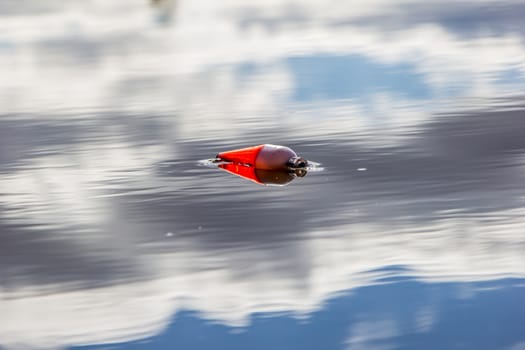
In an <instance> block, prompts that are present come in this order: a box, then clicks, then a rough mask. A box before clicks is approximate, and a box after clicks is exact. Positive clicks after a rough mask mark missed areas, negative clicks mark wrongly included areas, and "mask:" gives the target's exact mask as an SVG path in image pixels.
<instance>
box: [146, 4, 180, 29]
mask: <svg viewBox="0 0 525 350" xmlns="http://www.w3.org/2000/svg"><path fill="white" fill-rule="evenodd" d="M150 1H151V5H152V6H153V8H154V10H155V18H156V21H157V22H158V23H159V24H170V23H171V22H172V21H173V17H174V16H175V9H176V6H177V0H150Z"/></svg>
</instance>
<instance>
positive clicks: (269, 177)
mask: <svg viewBox="0 0 525 350" xmlns="http://www.w3.org/2000/svg"><path fill="white" fill-rule="evenodd" d="M218 167H219V168H221V169H223V170H226V171H227V172H229V173H231V174H234V175H237V176H240V177H242V178H244V179H247V180H250V181H253V182H255V183H257V184H259V185H273V186H285V185H287V184H288V183H290V182H291V181H292V180H294V179H296V178H297V177H304V176H306V174H307V173H308V170H307V169H306V168H301V169H290V170H286V169H280V170H264V169H257V168H255V167H252V166H245V165H242V164H236V163H225V164H219V165H218Z"/></svg>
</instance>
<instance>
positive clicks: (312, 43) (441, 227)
mask: <svg viewBox="0 0 525 350" xmlns="http://www.w3.org/2000/svg"><path fill="white" fill-rule="evenodd" d="M403 3H404V4H405V5H406V6H409V5H410V4H411V3H413V2H409V1H407V2H403ZM487 3H492V2H490V1H487ZM26 4H28V5H27V11H25V12H24V11H20V12H17V13H15V14H12V15H9V16H7V15H6V16H3V17H2V20H1V21H0V33H2V34H0V75H1V76H2V82H1V83H0V110H2V111H3V113H5V114H4V115H2V118H3V120H11V119H12V120H15V121H24V120H27V118H42V119H43V120H45V121H47V122H49V123H50V124H52V123H53V122H56V120H65V121H66V122H70V121H72V120H76V121H78V122H82V120H88V122H87V125H85V126H86V127H87V128H88V129H89V128H100V130H102V129H104V128H105V127H106V126H104V125H103V123H102V122H100V121H96V122H93V121H92V120H91V119H90V118H91V117H90V116H92V115H96V113H98V112H105V111H110V112H118V113H122V114H123V115H127V114H129V115H134V114H140V113H143V114H151V115H162V116H159V117H156V116H152V117H151V118H152V119H154V120H160V122H161V123H163V124H162V125H163V126H164V127H165V130H166V132H167V133H168V132H173V133H174V134H175V135H176V136H174V137H173V138H179V139H181V140H186V141H188V140H189V141H191V140H195V139H200V140H202V139H214V138H218V137H223V138H228V137H230V138H233V137H234V136H238V135H242V134H243V133H245V130H246V129H247V128H249V127H250V125H252V123H253V120H254V118H256V119H258V124H257V125H258V127H268V128H269V127H272V126H275V125H282V126H284V127H288V128H293V129H294V130H295V135H296V137H298V135H300V136H303V137H304V136H308V135H314V134H315V133H318V132H322V133H323V134H324V135H330V134H331V133H334V134H337V133H340V132H350V131H349V130H351V132H352V133H355V134H356V135H357V134H360V133H366V132H367V131H370V130H375V131H377V130H379V129H381V130H383V131H382V133H378V134H376V135H377V138H375V139H374V140H367V142H368V143H370V144H374V141H376V142H380V143H381V144H382V145H385V144H389V145H390V144H396V143H397V142H399V138H402V136H400V135H401V134H403V133H401V132H400V130H401V129H402V128H404V127H406V128H409V127H415V126H417V125H420V124H421V123H423V122H426V121H428V118H430V117H432V114H431V112H439V111H443V110H454V111H457V110H459V109H461V108H462V107H463V106H468V103H467V102H468V100H469V99H474V98H475V99H480V100H481V99H483V98H486V97H493V96H507V95H511V94H513V93H515V92H516V91H518V90H519V89H517V88H516V85H512V84H510V83H508V82H506V81H500V80H498V79H495V78H494V77H495V76H499V74H500V73H505V72H507V71H508V70H509V67H511V68H512V72H511V73H512V74H514V75H520V74H521V75H525V46H524V44H523V38H522V37H520V36H519V33H506V34H505V35H504V36H502V37H492V36H488V37H478V38H471V37H462V36H461V34H460V33H455V32H453V31H451V30H449V29H448V28H446V27H443V26H441V25H439V24H437V23H426V24H421V25H417V26H414V27H408V28H405V29H401V30H395V31H390V30H388V31H387V30H384V29H382V28H381V27H373V28H363V27H361V26H359V25H357V24H353V23H352V19H358V18H361V17H362V16H371V15H385V14H386V15H390V14H392V13H395V11H396V7H395V6H394V5H393V2H392V1H372V2H366V4H362V3H360V4H359V5H357V4H356V2H343V3H342V2H331V3H330V4H327V3H326V2H323V1H306V2H301V3H300V4H298V3H295V2H284V3H283V2H282V1H265V2H262V3H261V4H258V5H250V6H246V5H245V2H243V1H229V2H220V1H219V2H212V3H202V2H200V1H180V4H178V6H177V12H176V13H175V14H174V16H173V21H174V25H173V26H171V27H158V26H157V24H156V23H155V22H154V21H153V20H152V13H151V11H150V10H151V9H150V8H148V4H147V2H146V1H134V2H131V1H127V2H122V3H108V2H101V1H92V2H82V4H79V3H77V4H72V5H70V6H63V5H62V4H59V5H52V4H51V5H49V8H48V9H47V11H45V12H44V13H43V14H38V15H36V14H32V13H31V11H30V10H31V9H32V8H33V7H34V4H33V3H32V2H26ZM395 5H396V6H398V5H399V3H398V4H395ZM438 5H439V6H444V5H442V4H438ZM438 5H436V6H438ZM299 6H300V7H299ZM252 13H257V14H259V16H260V17H259V18H251V17H250V16H249V15H248V14H252ZM341 21H348V22H349V24H345V25H333V24H334V23H339V22H341ZM29 23H31V24H29ZM42 28H45V30H42ZM211 34H213V35H211ZM319 54H328V55H335V56H350V55H359V56H362V57H365V58H366V60H369V61H372V62H374V63H376V64H378V65H379V66H381V65H394V66H395V65H396V64H400V63H403V64H409V65H411V66H413V70H414V73H415V74H417V75H418V76H419V77H420V78H421V79H422V81H423V82H424V83H425V84H427V85H428V86H429V88H430V90H431V91H432V93H433V94H434V95H435V97H432V98H431V99H426V100H425V99H423V100H419V99H415V98H411V97H407V96H404V97H399V96H395V95H394V92H395V91H378V92H374V93H373V94H372V96H371V97H370V99H369V100H367V102H363V101H362V100H360V99H359V98H358V97H359V96H358V97H354V98H348V99H342V100H337V101H328V102H327V101H325V100H323V99H320V100H314V101H308V102H301V101H292V100H293V91H294V89H296V88H297V86H296V81H295V80H294V75H293V71H292V69H291V68H290V66H289V65H288V64H287V63H286V61H287V59H288V58H290V57H295V56H316V55H319ZM244 64H250V65H253V66H255V67H256V69H255V72H252V73H250V74H251V76H250V78H249V79H243V78H242V77H239V76H240V74H241V73H239V69H240V68H239V67H241V66H242V65H244ZM241 68H242V67H241ZM524 84H525V83H524V82H523V81H521V82H519V83H518V85H517V86H521V87H523V86H524ZM457 89H459V91H460V92H459V93H457V94H452V95H453V97H451V93H450V91H452V90H457ZM466 101H467V102H466ZM483 103H487V104H489V103H490V102H483ZM72 114H73V115H72ZM32 115H36V117H31V116H32ZM364 115H367V116H377V117H383V118H384V119H380V121H379V122H378V121H377V119H375V121H374V118H363V116H364ZM28 116H29V117H28ZM44 116H45V117H44ZM305 120H308V121H310V123H305ZM115 124H118V123H115ZM123 134H125V132H124V131H122V130H116V131H115V130H110V131H108V132H107V137H106V138H104V140H103V142H100V143H91V142H87V143H85V145H87V146H85V145H84V143H82V142H80V143H79V144H78V145H74V146H71V148H70V149H69V150H68V151H67V152H62V151H60V147H61V146H63V145H58V146H56V147H55V148H54V149H53V150H54V152H51V154H49V155H42V156H40V157H35V158H30V159H24V160H22V161H21V162H20V164H17V166H16V167H14V168H13V169H9V170H8V171H5V172H2V173H0V193H1V195H0V205H1V206H2V209H3V211H2V213H0V218H1V220H2V222H4V223H7V224H9V225H27V226H32V227H33V229H34V230H36V231H38V230H42V229H50V230H57V231H58V230H63V229H65V228H68V227H69V228H70V227H75V226H76V225H84V226H87V227H89V228H90V229H94V230H97V229H99V230H102V231H104V230H107V231H105V233H102V234H98V231H97V234H94V235H93V236H90V238H89V242H87V241H86V238H85V237H83V236H80V235H75V234H70V235H61V236H60V238H61V239H62V240H64V241H66V242H68V243H71V244H72V245H73V246H79V247H86V246H88V247H89V248H88V250H96V249H101V250H100V251H97V257H98V258H99V259H101V260H103V261H105V260H111V259H113V258H115V257H116V258H118V259H119V261H120V262H122V263H129V264H130V265H135V264H136V265H139V266H140V269H139V272H137V276H133V278H124V279H123V280H122V281H120V280H119V281H118V283H115V284H108V285H102V286H95V287H92V288H75V287H78V286H75V285H74V284H73V288H72V287H71V285H70V284H68V283H65V282H64V283H62V282H53V283H47V284H46V283H44V284H42V285H41V284H38V283H35V282H34V281H33V277H34V276H31V275H23V273H22V276H21V277H20V279H19V280H17V283H16V284H15V285H9V286H6V287H3V288H0V310H1V316H0V317H1V318H2V320H8V322H4V321H2V322H0V344H1V345H2V346H6V347H7V348H9V349H11V348H13V349H18V348H26V347H27V348H60V347H67V346H70V345H87V344H100V343H109V342H116V341H129V340H134V339H141V338H145V337H148V336H152V335H154V334H158V333H159V332H160V331H162V329H164V328H165V327H166V326H167V324H168V322H169V321H170V320H171V318H172V317H173V315H174V314H175V313H176V312H178V311H180V310H182V309H191V310H197V311H198V312H199V313H201V315H202V317H204V318H206V319H210V320H218V321H220V322H222V323H225V324H229V325H244V324H246V323H248V322H249V320H250V316H251V315H252V314H253V313H256V312H281V311H290V312H292V313H295V314H296V315H297V316H301V315H305V314H306V315H307V314H309V313H311V312H312V311H314V310H317V309H319V308H321V307H322V304H323V302H324V301H326V300H327V299H328V298H329V297H331V296H333V295H334V294H335V293H338V292H341V291H345V290H349V289H352V288H358V287H361V286H365V285H370V284H373V283H376V282H375V281H376V280H377V279H379V278H381V277H385V276H391V272H385V271H383V270H382V269H383V268H384V267H385V266H393V265H397V266H406V267H407V270H409V271H410V272H409V273H410V274H411V275H415V276H417V278H419V279H421V280H422V281H428V282H442V281H463V282H465V281H467V282H468V281H481V280H490V279H497V278H503V277H525V269H524V266H525V255H524V254H523V246H524V244H525V238H524V236H523V233H522V232H523V231H522V228H523V227H524V226H525V222H524V220H523V218H524V217H525V216H524V214H525V211H524V210H523V209H522V208H511V209H501V210H493V211H491V213H490V218H491V220H488V219H487V220H486V219H484V218H480V217H479V216H476V215H475V214H472V215H466V214H465V215H463V214H462V215H459V214H457V213H455V212H454V210H453V209H451V211H450V212H448V213H443V214H444V215H443V218H442V219H440V220H433V221H432V220H429V221H424V222H422V223H421V224H420V225H417V227H414V226H409V227H407V226H408V225H405V222H403V219H402V218H401V219H399V220H397V221H396V220H394V221H395V222H394V223H392V222H380V221H379V220H378V221H377V222H372V221H369V222H362V220H360V214H359V213H356V211H355V208H348V209H342V210H340V211H337V212H333V213H332V214H331V217H330V215H328V217H324V218H323V220H326V221H327V222H329V221H333V222H341V221H344V222H345V223H344V224H333V225H331V226H327V227H325V228H323V229H319V228H318V227H319V225H316V223H315V220H316V218H311V219H309V220H311V222H309V224H311V225H312V226H311V228H310V229H308V230H306V232H305V234H304V237H303V238H302V239H301V240H300V241H296V242H294V243H293V248H294V249H295V250H296V251H297V252H298V255H299V256H300V257H301V258H300V259H298V261H295V260H294V259H290V260H287V259H284V258H282V259H275V258H274V256H272V254H270V253H268V252H267V251H266V250H264V249H249V248H247V249H224V250H221V249H216V250H213V251H212V252H211V254H210V251H209V250H208V249H207V248H206V247H205V246H204V245H203V244H202V242H199V240H198V238H196V237H195V236H192V235H191V234H187V235H184V236H181V237H178V236H176V237H172V238H168V237H166V239H171V241H170V242H169V243H165V242H163V241H161V242H160V243H159V242H156V243H151V240H152V238H151V237H152V236H155V237H156V236H162V237H165V236H164V234H165V232H163V231H156V230H158V229H159V228H158V227H157V226H155V225H151V226H150V225H146V224H144V223H140V222H139V223H138V224H137V225H135V222H133V220H130V221H131V222H130V223H128V225H129V227H127V229H129V231H127V232H126V234H129V236H127V238H125V239H128V240H129V244H130V245H132V246H133V248H132V249H131V250H127V249H113V248H112V247H113V245H112V244H117V245H118V241H117V243H115V240H118V239H120V238H122V237H124V235H117V234H116V233H115V232H113V231H112V230H109V229H108V227H111V224H112V220H114V219H115V217H116V216H118V215H121V214H120V213H117V212H116V211H117V210H116V209H115V208H116V204H115V199H116V198H117V197H118V196H119V193H116V192H118V190H119V189H122V187H123V186H124V187H126V186H127V187H132V188H140V189H141V190H142V191H144V192H147V191H148V190H149V189H152V191H157V193H161V192H163V191H166V192H174V193H181V192H183V191H185V190H186V191H187V189H186V188H185V186H192V185H193V186H195V187H196V188H202V187H199V186H198V185H200V183H197V185H195V182H191V181H193V180H191V174H190V175H187V174H183V175H180V176H182V179H181V181H180V182H179V183H177V184H175V183H173V182H170V181H169V180H166V179H165V178H162V177H161V176H159V174H158V172H157V169H156V167H155V166H156V164H158V163H159V162H162V161H164V160H166V159H172V158H173V157H175V156H176V154H177V152H178V149H177V147H178V146H174V145H173V144H172V143H170V142H166V140H150V141H151V143H150V144H146V145H144V144H140V143H133V142H132V141H129V140H125V139H122V138H120V136H121V135H123ZM389 137H390V138H391V142H388V140H389ZM173 138H172V139H173ZM172 139H170V138H169V137H168V138H167V140H168V141H170V140H172ZM377 140H380V141H377ZM142 141H144V140H142ZM184 176H186V177H184ZM194 181H199V180H194ZM202 181H206V179H205V180H202ZM108 183H110V184H111V185H108ZM115 190H117V191H115ZM195 191H198V190H197V189H195ZM137 192H139V190H137ZM267 196H276V194H275V193H269V194H267ZM299 196H300V194H299ZM305 196H306V195H305V194H302V197H299V198H303V199H304V198H305ZM261 197H263V195H261ZM372 205H376V204H375V203H365V206H364V207H363V208H361V210H363V211H366V210H370V206H372ZM141 209H142V208H141ZM445 214H446V215H445ZM494 218H496V219H497V220H492V219H494ZM177 219H180V220H181V221H182V219H183V218H177ZM177 224H179V223H178V222H176V223H175V224H174V225H177ZM181 225H182V224H181ZM176 228H177V227H176ZM212 229H213V228H212ZM75 230H77V229H75ZM173 231H174V232H177V231H176V230H175V229H173ZM474 231H475V232H474ZM474 234H475V239H473V238H472V235H474ZM421 235H424V237H425V239H420V237H421ZM129 237H131V238H129ZM43 239H45V238H43ZM137 242H139V243H137ZM144 242H146V243H144ZM163 244H166V245H168V248H166V249H165V250H163V251H162V252H161V253H159V252H158V251H157V250H156V249H157V248H158V247H157V246H158V245H163ZM135 245H136V246H135ZM102 248H106V249H102ZM80 254H81V253H80ZM295 264H297V265H300V268H298V267H297V266H295ZM287 265H294V268H297V270H300V273H295V272H296V271H295V270H294V271H293V272H292V273H290V272H289V271H287V270H286V269H285V268H283V267H286V266H287ZM371 271H373V272H371ZM432 317H434V316H433V315H430V313H427V312H426V311H425V312H423V313H422V314H421V315H420V321H418V322H420V323H421V324H420V329H421V330H422V331H424V330H426V329H428V328H429V327H432V322H434V320H433V319H432ZM376 327H380V328H381V329H382V330H383V331H384V332H386V333H379V334H378V333H377V332H376V331H377V328H376ZM386 330H388V332H387V331H386ZM397 331H398V330H397V328H396V325H395V324H391V323H390V322H389V321H384V323H379V324H377V325H373V324H371V323H369V322H368V321H364V323H362V324H360V325H359V326H358V327H357V329H356V330H354V332H355V333H352V334H351V335H350V337H349V343H348V345H349V347H350V348H354V347H359V346H361V345H364V344H367V343H366V342H367V341H368V340H370V339H371V338H369V337H370V334H371V333H374V334H375V335H376V336H378V337H379V338H381V337H382V338H385V337H389V336H393V335H395V334H396V332H397ZM372 340H373V339H372Z"/></svg>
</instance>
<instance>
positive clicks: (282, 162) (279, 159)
mask: <svg viewBox="0 0 525 350" xmlns="http://www.w3.org/2000/svg"><path fill="white" fill-rule="evenodd" d="M217 160H219V161H224V162H230V163H235V164H241V165H245V166H249V167H254V168H256V169H261V170H280V169H281V170H282V169H290V168H294V169H295V168H305V167H306V166H307V165H308V161H307V160H306V159H304V158H301V157H299V156H298V155H297V154H296V153H295V152H294V151H293V150H291V149H290V148H288V147H285V146H277V145H270V144H264V145H259V146H253V147H247V148H241V149H236V150H231V151H226V152H221V153H219V154H217Z"/></svg>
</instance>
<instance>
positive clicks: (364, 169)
mask: <svg viewBox="0 0 525 350" xmlns="http://www.w3.org/2000/svg"><path fill="white" fill-rule="evenodd" d="M367 170H368V169H367V168H357V171H367Z"/></svg>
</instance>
